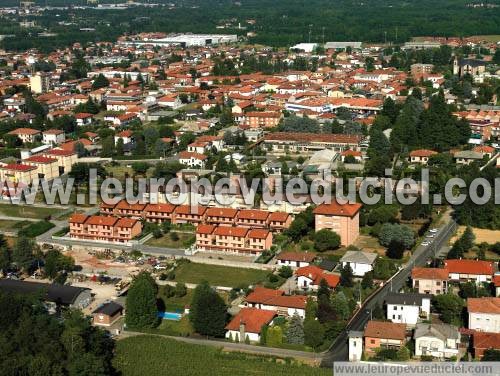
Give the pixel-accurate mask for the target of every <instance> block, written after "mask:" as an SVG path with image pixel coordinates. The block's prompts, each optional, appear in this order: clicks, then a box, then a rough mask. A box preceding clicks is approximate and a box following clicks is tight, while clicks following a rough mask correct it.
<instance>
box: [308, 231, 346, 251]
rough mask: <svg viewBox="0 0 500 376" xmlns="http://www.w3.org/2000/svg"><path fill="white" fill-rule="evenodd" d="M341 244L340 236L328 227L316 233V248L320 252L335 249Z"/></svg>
mask: <svg viewBox="0 0 500 376" xmlns="http://www.w3.org/2000/svg"><path fill="white" fill-rule="evenodd" d="M339 246H340V236H339V234H337V233H336V232H333V231H331V230H328V229H322V230H319V231H318V232H316V233H315V234H314V248H316V250H318V251H319V252H324V251H326V250H334V249H337V248H338V247H339Z"/></svg>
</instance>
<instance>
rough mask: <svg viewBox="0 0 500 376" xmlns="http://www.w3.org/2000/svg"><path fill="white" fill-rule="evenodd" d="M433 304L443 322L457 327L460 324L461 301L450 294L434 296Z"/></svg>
mask: <svg viewBox="0 0 500 376" xmlns="http://www.w3.org/2000/svg"><path fill="white" fill-rule="evenodd" d="M433 303H434V306H435V307H436V310H437V311H438V312H439V316H440V318H441V320H442V321H443V322H445V323H447V324H454V325H459V326H460V325H461V324H462V323H461V319H460V316H461V314H462V310H463V301H462V299H461V298H460V297H458V296H457V295H454V294H452V293H448V294H442V295H436V296H435V297H434V299H433Z"/></svg>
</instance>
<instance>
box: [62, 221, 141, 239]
mask: <svg viewBox="0 0 500 376" xmlns="http://www.w3.org/2000/svg"><path fill="white" fill-rule="evenodd" d="M141 232H142V224H141V222H140V221H138V220H137V219H133V218H117V217H111V216H105V215H85V214H73V215H72V216H71V217H70V219H69V236H70V237H71V238H73V239H80V240H87V241H88V240H90V241H99V242H111V243H129V242H130V241H131V240H132V239H134V238H135V237H136V236H138V235H140V234H141Z"/></svg>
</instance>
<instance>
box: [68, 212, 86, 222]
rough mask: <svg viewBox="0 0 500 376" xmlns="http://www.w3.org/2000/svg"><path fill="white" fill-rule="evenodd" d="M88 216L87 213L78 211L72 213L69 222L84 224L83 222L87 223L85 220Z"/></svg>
mask: <svg viewBox="0 0 500 376" xmlns="http://www.w3.org/2000/svg"><path fill="white" fill-rule="evenodd" d="M87 218H88V216H87V215H85V214H78V213H75V214H72V215H71V217H70V218H69V223H79V224H82V223H85V221H86V220H87Z"/></svg>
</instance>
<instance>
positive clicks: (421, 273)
mask: <svg viewBox="0 0 500 376" xmlns="http://www.w3.org/2000/svg"><path fill="white" fill-rule="evenodd" d="M411 278H412V279H432V280H440V281H447V280H448V269H440V268H419V267H415V268H413V269H412V271H411Z"/></svg>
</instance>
